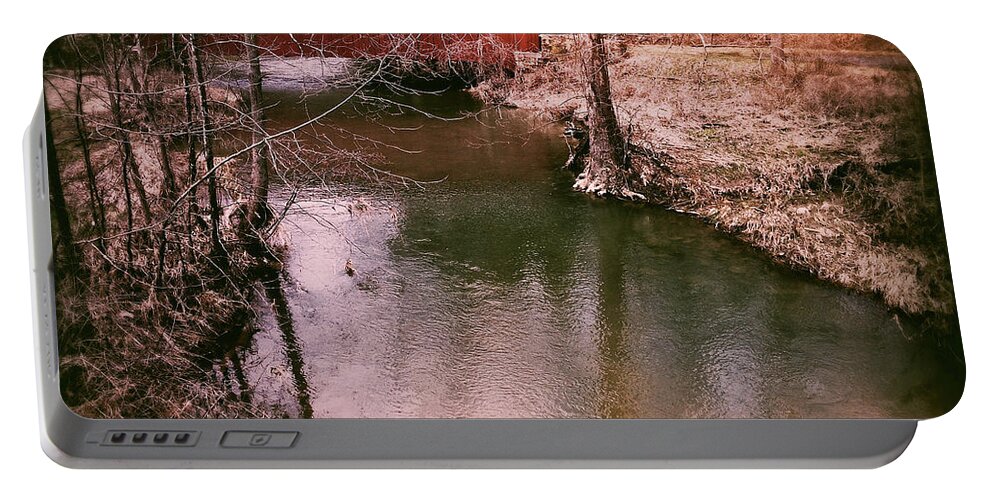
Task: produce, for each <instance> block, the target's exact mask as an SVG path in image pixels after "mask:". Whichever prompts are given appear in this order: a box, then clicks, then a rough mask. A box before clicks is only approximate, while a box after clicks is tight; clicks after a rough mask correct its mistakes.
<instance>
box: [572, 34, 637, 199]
mask: <svg viewBox="0 0 993 500" xmlns="http://www.w3.org/2000/svg"><path fill="white" fill-rule="evenodd" d="M589 43H590V49H589V57H588V58H587V60H586V61H584V68H583V70H584V73H585V75H584V76H585V77H586V81H587V89H586V103H587V106H588V107H589V153H588V158H587V162H586V167H585V169H584V170H583V172H582V173H581V174H579V176H578V177H577V179H576V184H575V186H574V187H575V188H576V189H577V190H580V191H585V192H588V193H593V194H597V195H606V194H614V195H624V193H625V192H628V190H627V189H626V188H625V187H624V186H625V182H624V177H625V175H624V174H625V172H624V170H625V169H626V162H627V159H626V158H625V139H624V135H623V134H622V133H621V129H620V126H619V125H618V123H617V114H616V113H615V111H614V103H613V100H612V98H611V96H610V73H609V72H608V70H607V50H606V47H605V45H604V40H603V35H600V34H591V35H589Z"/></svg>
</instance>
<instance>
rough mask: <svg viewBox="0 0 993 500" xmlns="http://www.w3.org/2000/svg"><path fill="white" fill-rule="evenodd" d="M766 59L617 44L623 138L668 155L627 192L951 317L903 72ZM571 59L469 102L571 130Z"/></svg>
mask: <svg viewBox="0 0 993 500" xmlns="http://www.w3.org/2000/svg"><path fill="white" fill-rule="evenodd" d="M816 41H817V40H814V41H813V42H816ZM813 42H811V43H812V44H813ZM853 43H854V42H853ZM808 45H809V44H808ZM787 46H789V45H787ZM810 46H816V44H813V45H810ZM856 46H857V44H856ZM767 52H768V51H765V50H760V49H749V48H708V49H703V48H700V47H686V46H659V45H647V46H628V47H627V48H626V55H625V56H624V57H618V58H616V59H615V60H614V61H613V63H612V64H611V67H610V71H611V79H612V86H613V89H612V90H613V96H614V102H615V106H616V108H617V111H618V115H619V119H620V121H621V123H622V127H623V128H625V129H626V130H628V131H629V135H630V140H631V141H632V142H634V143H636V144H639V145H642V146H644V147H646V148H648V149H651V150H654V151H662V152H666V153H668V154H669V155H671V156H672V160H671V165H669V167H670V170H671V173H666V172H662V171H659V169H655V168H653V167H652V166H651V165H638V168H636V169H635V170H636V174H635V176H634V177H636V178H635V179H632V181H633V184H634V185H635V186H637V189H635V190H636V191H637V190H639V189H640V190H641V191H642V192H643V193H644V194H646V195H648V196H649V198H650V199H652V200H653V201H656V202H658V203H663V204H666V205H669V206H671V207H673V208H676V209H679V210H681V211H686V212H689V213H693V214H697V215H698V216H700V217H703V218H706V219H707V220H709V221H710V222H712V223H713V224H714V225H715V226H717V227H718V228H720V229H723V230H725V231H728V232H730V233H733V234H736V235H737V236H738V237H740V238H741V239H743V240H745V241H747V242H748V243H750V244H752V245H754V246H755V247H757V248H760V249H762V250H763V251H765V252H767V253H768V254H770V255H771V256H772V257H773V258H774V259H776V260H778V261H780V262H783V263H785V264H787V265H790V266H792V267H795V268H798V269H804V270H807V271H810V272H811V273H813V274H815V275H816V276H818V277H820V278H822V279H825V280H829V281H832V282H835V283H838V284H841V285H844V286H846V287H850V288H853V289H856V290H860V291H864V292H869V293H876V294H878V295H879V296H880V297H882V299H883V300H884V301H885V302H886V303H887V304H888V305H890V306H892V307H894V308H897V309H899V310H902V311H904V312H907V313H911V314H939V315H945V314H950V313H953V312H954V299H953V296H952V293H951V281H950V280H951V276H950V271H949V268H948V260H947V255H946V253H945V244H944V237H943V234H942V231H941V224H940V212H939V207H938V200H937V190H936V186H935V182H934V177H933V170H932V167H931V166H930V165H931V163H930V161H931V152H930V143H929V142H928V134H927V130H926V121H925V117H924V107H923V99H922V97H921V91H920V84H919V82H918V80H917V77H916V73H914V72H913V69H912V67H911V66H910V64H909V62H907V61H906V60H905V59H904V58H903V57H902V55H900V54H899V53H898V52H892V51H881V52H869V51H852V50H837V49H833V50H823V49H793V50H789V51H788V64H787V67H786V70H785V71H784V72H782V73H781V74H779V75H776V76H770V72H769V56H768V53H767ZM574 57H575V56H574V55H572V54H570V53H568V52H567V51H565V50H560V53H559V54H556V55H555V57H554V59H553V61H552V62H550V63H548V64H546V65H544V66H542V67H539V68H537V69H536V70H534V71H531V72H527V73H524V74H520V75H518V77H517V78H515V79H513V80H507V81H498V82H487V83H485V84H484V85H482V86H481V91H482V92H481V93H480V94H481V95H483V96H487V95H496V96H498V97H497V98H495V99H491V100H492V101H495V102H504V103H507V104H510V105H514V106H518V107H522V108H528V109H533V110H536V111H539V112H542V113H546V114H547V115H548V116H549V117H552V118H562V119H569V120H573V121H576V122H582V120H583V119H584V117H585V113H586V110H585V101H584V100H583V99H582V98H581V96H582V95H583V94H582V83H581V82H580V79H579V76H578V71H577V65H576V62H575V60H574Z"/></svg>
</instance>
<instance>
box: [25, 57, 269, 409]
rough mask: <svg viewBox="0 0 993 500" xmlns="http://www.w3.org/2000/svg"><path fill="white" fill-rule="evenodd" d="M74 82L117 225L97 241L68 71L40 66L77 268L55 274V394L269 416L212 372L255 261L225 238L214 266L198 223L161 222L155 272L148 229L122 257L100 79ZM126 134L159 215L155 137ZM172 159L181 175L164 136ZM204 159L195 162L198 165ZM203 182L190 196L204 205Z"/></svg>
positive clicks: (78, 401)
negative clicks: (79, 86) (161, 246)
mask: <svg viewBox="0 0 993 500" xmlns="http://www.w3.org/2000/svg"><path fill="white" fill-rule="evenodd" d="M84 83H85V86H84V92H83V110H84V114H85V116H86V119H87V122H88V123H87V125H88V127H90V130H91V140H92V142H91V143H90V147H91V155H92V161H93V165H94V166H95V167H96V169H97V171H96V181H97V185H98V186H99V190H100V193H99V194H100V196H101V198H102V200H103V204H104V207H105V209H106V224H107V228H108V234H109V235H117V236H112V237H111V238H110V239H108V240H107V241H106V242H105V247H104V248H99V246H98V244H97V241H96V238H95V237H96V236H97V231H96V228H95V227H93V224H92V222H91V220H90V215H89V195H88V192H87V189H86V174H85V169H84V165H83V158H82V153H81V148H80V147H79V140H78V138H77V136H76V134H75V129H74V127H73V125H72V105H73V98H74V92H75V90H74V88H73V84H72V82H71V81H70V80H69V79H67V78H59V74H57V73H50V78H49V79H48V82H47V85H46V89H45V90H46V99H47V101H48V104H49V107H50V110H51V112H52V121H51V122H50V127H51V130H52V131H53V136H54V138H55V141H56V157H57V160H58V163H59V168H60V171H61V174H62V180H63V185H64V191H65V197H66V203H67V206H68V208H69V212H70V214H72V223H73V227H72V234H73V236H74V238H75V239H76V240H77V241H78V243H77V244H78V248H79V250H80V253H81V258H82V261H83V262H82V263H81V264H82V265H81V268H82V269H84V271H83V272H81V273H79V274H78V275H72V274H70V273H67V272H62V273H57V279H58V280H59V281H58V286H57V294H56V301H57V312H58V314H57V322H58V329H59V353H60V375H61V376H60V379H61V388H62V396H63V399H64V400H65V401H66V403H67V404H68V405H69V406H70V407H71V408H72V409H73V410H74V411H76V412H77V413H79V414H81V415H83V416H86V417H92V418H235V417H271V416H279V414H278V412H275V411H273V410H272V409H271V408H266V407H261V406H259V405H258V404H257V403H254V402H250V401H249V400H248V398H247V397H239V396H237V395H235V394H233V393H232V391H231V390H230V389H229V388H228V387H226V386H225V384H224V383H223V381H222V380H219V378H218V377H217V375H216V374H215V373H214V372H215V365H216V364H217V363H218V360H219V359H221V358H222V357H223V355H224V353H225V349H227V345H228V344H229V343H230V339H231V337H235V336H238V335H241V334H243V333H245V332H246V329H249V328H251V325H253V323H254V322H253V317H252V314H253V311H252V308H251V306H250V304H249V301H250V298H249V296H248V293H250V292H246V291H245V290H247V289H249V288H250V287H248V286H247V285H246V283H249V282H250V280H251V276H250V274H251V273H252V266H253V265H256V263H255V261H254V260H253V259H251V258H249V257H248V256H247V255H246V254H245V252H244V251H243V250H241V249H239V248H238V247H237V246H231V247H229V250H230V253H229V257H228V258H227V260H226V263H225V266H224V269H219V268H218V266H217V263H216V260H213V259H211V258H208V257H207V253H208V252H209V247H210V240H209V235H208V234H207V232H206V230H205V229H204V230H197V231H193V232H191V233H188V234H180V232H179V231H178V230H176V231H173V230H170V231H173V232H169V233H168V234H169V238H168V241H169V244H168V248H167V250H168V255H167V258H166V260H165V263H164V267H163V273H162V276H161V283H160V284H155V283H153V281H155V276H156V272H157V268H158V258H157V252H156V251H155V245H154V244H153V240H154V238H157V237H158V236H157V233H156V231H157V229H153V230H142V231H138V232H136V233H135V234H134V235H133V237H134V242H133V246H134V249H135V251H134V255H133V259H132V260H131V263H130V268H128V267H127V266H126V265H125V262H126V260H127V259H126V256H125V251H124V245H123V243H122V241H123V239H124V238H123V237H122V236H120V234H122V233H124V230H125V228H126V211H125V196H124V192H123V189H122V187H121V186H122V182H121V178H120V159H119V150H118V147H119V146H118V144H116V143H115V142H114V141H113V140H110V139H109V138H108V134H107V128H108V127H109V124H110V123H111V122H112V120H111V118H110V116H109V114H110V111H109V109H108V106H107V102H108V98H107V94H106V93H105V92H103V91H102V88H103V86H104V85H103V84H102V82H101V81H100V80H98V79H97V78H95V77H93V76H87V77H86V78H85V80H84ZM173 83H175V82H173ZM173 86H175V85H173ZM210 98H211V99H212V100H214V101H216V102H219V103H223V104H227V105H230V106H236V105H237V104H238V103H237V96H235V95H234V94H233V93H232V92H230V91H229V90H226V89H223V88H212V89H210ZM169 100H171V101H172V105H173V106H181V105H182V96H181V95H179V94H176V95H172V96H169ZM219 107H221V106H219ZM220 118H222V119H230V117H228V116H221V117H220ZM129 140H130V142H131V144H132V146H133V148H134V154H135V158H136V161H137V163H138V166H139V172H140V175H141V180H142V184H143V185H144V186H145V189H146V190H147V192H148V197H149V199H150V200H153V201H155V203H152V204H151V205H152V206H151V209H152V211H153V212H154V213H153V216H152V220H157V219H160V218H163V217H164V211H165V210H167V207H166V206H165V205H164V204H162V203H159V202H158V200H161V199H162V197H161V195H160V190H159V187H160V186H161V184H162V173H161V169H160V167H159V160H158V158H157V153H156V151H157V149H156V148H157V145H156V144H155V143H154V141H153V139H152V138H151V137H150V136H148V135H146V134H141V133H138V132H133V131H132V132H129ZM201 161H202V160H201ZM171 162H172V165H173V167H174V170H175V175H176V177H177V178H180V179H183V178H185V177H184V175H185V173H184V172H183V171H182V169H185V168H186V157H185V142H181V143H179V144H176V145H175V151H174V152H173V154H172V155H171ZM203 168H204V167H203V165H200V171H203ZM203 191H204V190H201V193H200V194H201V197H200V199H199V200H198V203H199V204H200V206H206V205H207V202H206V199H205V198H204V197H203V195H204V193H203ZM134 203H135V204H136V205H137V201H135V202H134ZM135 212H136V214H135V217H136V221H135V226H136V227H141V226H143V225H145V224H147V223H148V221H146V220H144V218H143V216H141V215H140V213H139V211H138V209H137V206H136V207H135ZM226 229H227V231H228V233H230V232H231V229H230V228H226ZM226 236H227V239H228V240H233V238H234V237H233V235H231V234H227V235H226ZM61 243H62V244H64V242H61ZM60 257H62V256H61V255H60ZM212 260H213V261H212ZM60 264H61V261H59V260H57V266H58V265H60Z"/></svg>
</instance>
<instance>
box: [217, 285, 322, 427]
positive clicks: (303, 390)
mask: <svg viewBox="0 0 993 500" xmlns="http://www.w3.org/2000/svg"><path fill="white" fill-rule="evenodd" d="M260 283H261V284H262V287H263V288H264V290H265V297H266V300H267V302H268V303H269V305H270V306H271V307H272V312H273V314H274V315H275V317H276V325H277V326H278V328H279V331H280V333H281V339H282V341H283V353H284V354H285V355H286V360H287V363H288V364H289V368H290V374H291V375H292V378H293V389H294V391H295V392H296V397H297V405H298V410H299V415H298V416H299V417H300V418H312V417H313V416H314V409H313V406H312V405H311V402H310V385H309V384H308V382H307V377H306V373H305V372H304V362H303V353H302V350H301V347H300V341H299V339H298V338H297V335H296V331H295V330H294V328H293V315H292V313H291V312H290V306H289V302H288V301H287V300H286V294H285V292H284V291H283V286H282V282H281V281H280V278H279V274H278V273H275V272H273V273H267V274H266V275H265V276H263V277H262V278H261V279H260ZM256 331H257V329H256V327H255V325H254V322H252V321H251V320H250V319H249V320H248V321H246V322H245V323H244V324H242V325H240V326H239V328H238V330H237V331H236V332H234V333H233V334H232V335H231V336H230V337H229V343H228V344H227V349H226V350H225V351H224V353H223V356H222V357H221V363H222V364H223V369H222V370H221V377H222V382H223V383H224V384H225V385H226V386H228V387H230V388H231V390H232V394H233V395H235V396H236V397H238V398H239V399H241V400H242V401H245V402H249V399H250V397H251V389H252V388H251V386H250V384H249V382H248V379H247V377H246V376H245V370H244V367H243V363H244V360H245V358H246V354H247V350H248V348H249V346H250V345H251V341H252V337H253V336H254V334H255V332H256ZM268 369H269V370H273V369H275V367H274V366H273V367H269V368H268Z"/></svg>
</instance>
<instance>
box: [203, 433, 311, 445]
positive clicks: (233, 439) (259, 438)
mask: <svg viewBox="0 0 993 500" xmlns="http://www.w3.org/2000/svg"><path fill="white" fill-rule="evenodd" d="M298 434H299V433H298V432H265V431H258V432H256V431H228V432H225V433H224V437H222V438H221V447H224V448H290V447H292V446H293V443H295V442H296V440H297V435H298Z"/></svg>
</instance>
